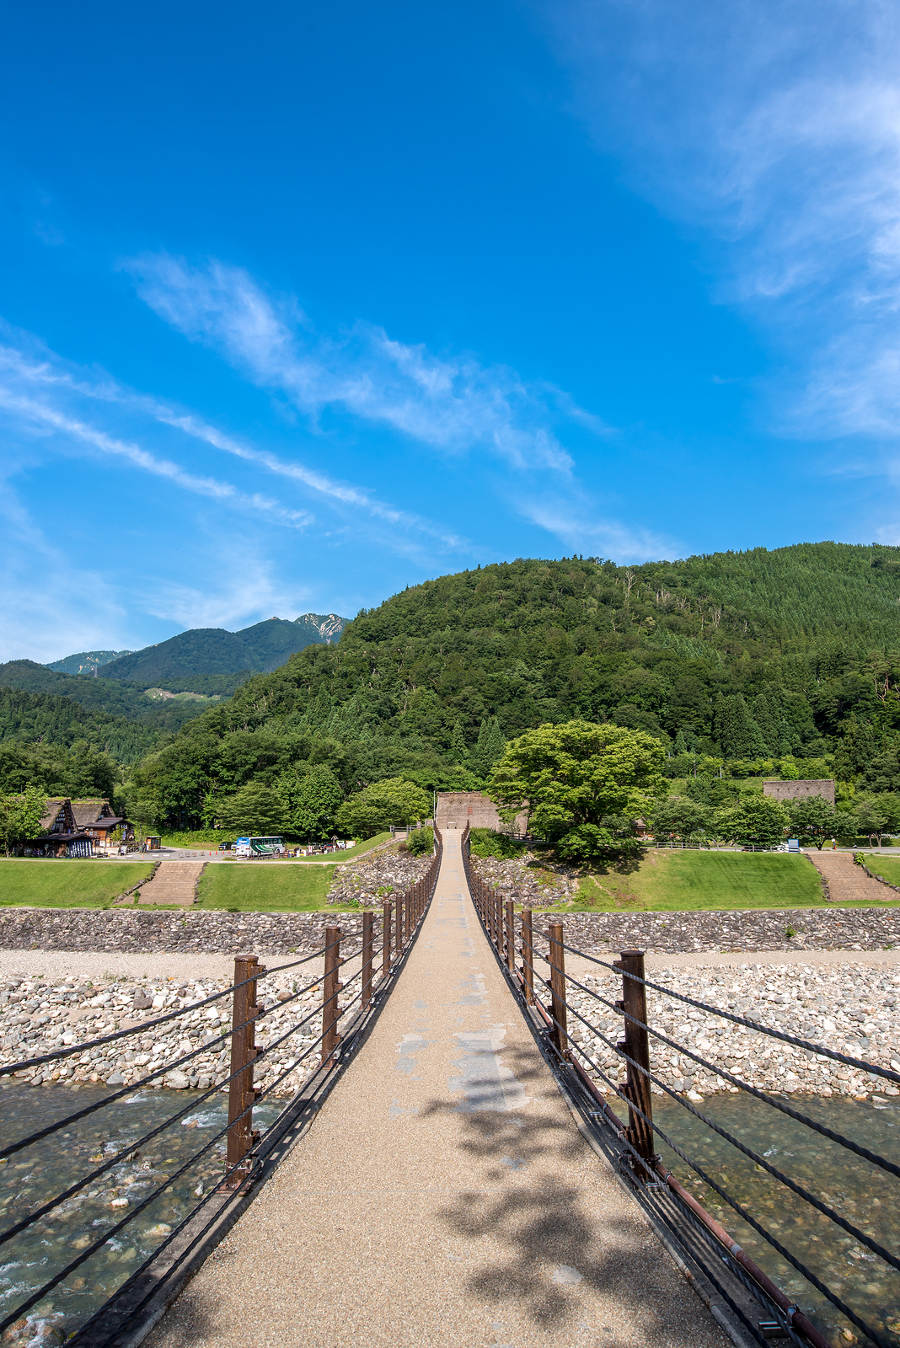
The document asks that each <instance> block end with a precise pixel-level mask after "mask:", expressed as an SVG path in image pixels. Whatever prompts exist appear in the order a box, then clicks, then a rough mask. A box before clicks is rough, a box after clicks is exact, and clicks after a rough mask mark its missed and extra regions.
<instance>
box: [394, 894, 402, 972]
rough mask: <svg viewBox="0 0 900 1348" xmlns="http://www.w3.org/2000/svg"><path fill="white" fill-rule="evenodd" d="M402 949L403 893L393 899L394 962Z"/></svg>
mask: <svg viewBox="0 0 900 1348" xmlns="http://www.w3.org/2000/svg"><path fill="white" fill-rule="evenodd" d="M402 949H403V895H402V894H400V895H398V897H397V898H396V899H395V900H394V963H395V964H396V963H397V961H398V960H399V958H400V951H401V950H402Z"/></svg>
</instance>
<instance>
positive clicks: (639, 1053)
mask: <svg viewBox="0 0 900 1348" xmlns="http://www.w3.org/2000/svg"><path fill="white" fill-rule="evenodd" d="M616 968H617V969H621V971H622V1000H621V1002H619V1003H618V1006H619V1010H620V1011H622V1012H623V1013H624V1014H625V1040H624V1042H623V1043H621V1044H620V1045H619V1047H620V1048H621V1049H624V1051H625V1052H626V1053H627V1055H628V1057H629V1058H630V1059H632V1060H633V1061H632V1062H626V1064H625V1068H626V1077H625V1094H626V1095H627V1097H628V1140H629V1142H630V1143H631V1145H632V1146H633V1147H634V1149H635V1151H636V1152H637V1156H635V1157H632V1161H631V1164H632V1169H633V1170H634V1173H635V1177H636V1178H637V1179H639V1180H640V1181H641V1182H642V1183H646V1182H647V1181H648V1180H649V1179H650V1169H649V1168H648V1167H652V1165H653V1162H654V1160H655V1158H656V1152H655V1149H654V1146H653V1123H652V1120H653V1100H652V1097H651V1095H650V1078H649V1076H647V1075H646V1074H647V1073H648V1072H649V1070H650V1039H649V1036H648V1034H647V1030H646V1029H645V1028H644V1027H645V1026H646V1024H647V992H646V989H645V987H644V982H643V979H644V952H643V950H623V951H622V953H621V955H620V957H619V959H618V960H617V961H616ZM629 974H633V975H634V977H632V978H629V976H628V975H629ZM638 979H640V980H641V981H640V982H638V981H637V980H638ZM630 1016H633V1017H634V1020H630V1019H628V1017H630ZM634 1021H640V1024H639V1025H636V1024H635V1023H634ZM635 1064H637V1066H635ZM641 1068H643V1069H644V1070H643V1071H641V1070H640V1069H641ZM632 1106H635V1108H632ZM638 1110H640V1111H641V1112H640V1113H638V1112H637V1111H638ZM642 1114H643V1115H645V1117H644V1118H642V1117H641V1115H642ZM638 1157H640V1160H639V1159H638ZM641 1161H646V1163H647V1164H646V1166H645V1165H642V1164H641Z"/></svg>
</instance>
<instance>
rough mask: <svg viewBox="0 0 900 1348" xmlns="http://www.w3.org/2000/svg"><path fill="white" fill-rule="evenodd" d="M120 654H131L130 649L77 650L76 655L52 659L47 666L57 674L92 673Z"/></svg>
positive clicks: (116, 658)
mask: <svg viewBox="0 0 900 1348" xmlns="http://www.w3.org/2000/svg"><path fill="white" fill-rule="evenodd" d="M120 655H131V651H79V652H78V653H77V655H66V656H64V657H63V659H62V660H52V661H51V662H50V664H49V665H48V666H47V668H48V669H53V670H55V671H56V673H57V674H93V673H94V671H95V670H96V669H99V668H100V666H101V665H108V664H109V662H110V660H118V658H119V656H120Z"/></svg>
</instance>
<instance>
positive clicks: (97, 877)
mask: <svg viewBox="0 0 900 1348" xmlns="http://www.w3.org/2000/svg"><path fill="white" fill-rule="evenodd" d="M152 870H153V865H152V863H150V862H147V863H141V862H136V861H69V860H63V859H60V860H59V861H40V860H34V861H29V860H27V859H22V860H19V859H17V858H13V859H11V860H10V859H7V860H0V906H2V907H11V906H13V905H15V904H28V905H33V906H34V907H35V908H108V907H109V905H110V904H111V903H112V902H113V900H114V899H116V898H118V896H119V895H120V894H121V893H123V892H124V891H125V890H126V889H130V888H131V886H132V885H137V884H140V882H141V881H142V880H146V879H147V878H148V876H149V875H150V873H151V871H152Z"/></svg>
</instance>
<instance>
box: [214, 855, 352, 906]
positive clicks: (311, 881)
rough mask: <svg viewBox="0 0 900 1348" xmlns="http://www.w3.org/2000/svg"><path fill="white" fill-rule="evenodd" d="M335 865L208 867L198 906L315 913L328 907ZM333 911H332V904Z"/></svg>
mask: <svg viewBox="0 0 900 1348" xmlns="http://www.w3.org/2000/svg"><path fill="white" fill-rule="evenodd" d="M333 874H334V867H333V866H293V865H284V866H277V865H266V864H264V863H263V864H260V865H259V866H241V865H235V866H228V865H214V866H207V867H206V869H205V871H204V872H203V874H202V875H201V877H200V883H199V885H198V886H197V903H196V905H195V906H196V907H197V908H229V909H236V910H239V911H240V912H265V911H267V910H274V911H277V912H287V913H305V912H312V911H314V910H315V909H317V908H324V906H325V895H326V894H327V893H328V887H329V885H330V884H331V877H332V875H333ZM329 911H335V912H337V911H340V910H339V909H334V910H332V909H331V908H330V906H329Z"/></svg>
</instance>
